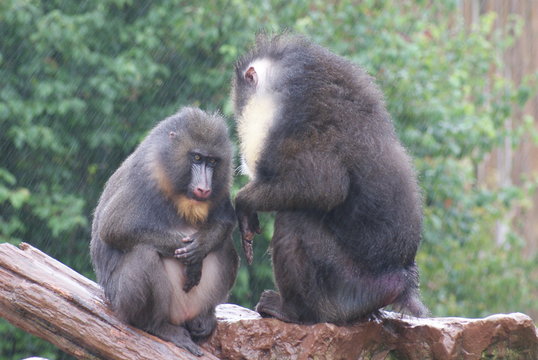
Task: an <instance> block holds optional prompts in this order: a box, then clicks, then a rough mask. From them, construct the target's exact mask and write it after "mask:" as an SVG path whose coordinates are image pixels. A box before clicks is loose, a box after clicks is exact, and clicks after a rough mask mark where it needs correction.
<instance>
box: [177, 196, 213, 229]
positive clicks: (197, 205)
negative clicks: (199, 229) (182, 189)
mask: <svg viewBox="0 0 538 360" xmlns="http://www.w3.org/2000/svg"><path fill="white" fill-rule="evenodd" d="M174 203H175V204H176V208H177V212H178V214H179V215H180V216H181V217H182V218H184V219H185V221H187V222H188V223H189V224H200V223H203V222H205V221H206V220H207V215H208V214H209V207H210V202H209V201H196V200H193V199H189V198H188V197H186V196H184V195H178V196H176V197H175V199H174Z"/></svg>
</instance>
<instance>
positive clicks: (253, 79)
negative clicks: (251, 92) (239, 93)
mask: <svg viewBox="0 0 538 360" xmlns="http://www.w3.org/2000/svg"><path fill="white" fill-rule="evenodd" d="M245 80H246V81H247V83H248V84H249V85H252V86H256V85H258V74H257V73H256V69H254V67H253V66H251V67H249V68H248V70H247V71H245Z"/></svg>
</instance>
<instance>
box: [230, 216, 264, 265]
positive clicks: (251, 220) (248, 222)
mask: <svg viewBox="0 0 538 360" xmlns="http://www.w3.org/2000/svg"><path fill="white" fill-rule="evenodd" d="M236 214H237V219H238V221H239V231H240V232H241V240H242V244H243V251H244V252H245V257H246V258H247V262H248V264H249V265H252V260H253V258H254V254H253V249H252V241H253V240H254V235H256V234H260V233H261V228H260V221H259V220H258V214H257V213H256V212H253V213H250V214H247V213H243V212H242V211H241V209H240V208H236Z"/></svg>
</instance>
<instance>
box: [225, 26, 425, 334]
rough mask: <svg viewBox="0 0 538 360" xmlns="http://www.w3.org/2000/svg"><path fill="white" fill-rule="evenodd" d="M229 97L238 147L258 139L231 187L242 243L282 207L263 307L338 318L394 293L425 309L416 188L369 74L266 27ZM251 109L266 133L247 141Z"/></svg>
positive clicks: (280, 313) (282, 314)
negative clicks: (244, 177) (237, 185)
mask: <svg viewBox="0 0 538 360" xmlns="http://www.w3.org/2000/svg"><path fill="white" fill-rule="evenodd" d="M260 59H264V60H260ZM256 66H258V67H259V68H260V74H258V73H256V71H258V70H257V69H256ZM251 67H252V68H253V69H251ZM254 73H256V74H257V75H259V78H258V77H256V78H255V80H253V78H252V74H254ZM257 81H259V82H257ZM263 97H265V98H264V99H265V100H264V99H262V98H263ZM253 99H255V100H253ZM268 99H269V100H268ZM233 100H234V106H235V114H236V118H237V121H238V129H239V135H240V141H241V143H242V148H243V149H244V150H245V149H246V150H249V149H255V151H253V154H248V153H247V154H245V153H243V154H242V155H243V158H244V159H245V163H246V165H247V166H246V167H247V168H248V169H249V172H250V175H251V177H252V181H251V182H250V183H248V184H247V185H246V186H245V187H244V188H243V189H241V191H240V192H239V193H238V195H237V198H236V213H237V215H238V219H239V226H240V230H241V233H242V237H243V242H244V247H245V249H246V252H247V255H248V253H249V252H250V251H251V250H250V249H249V247H250V242H251V241H252V238H253V236H254V233H256V232H259V224H258V222H257V216H256V212H257V211H276V220H275V232H274V235H273V239H272V244H271V246H272V260H273V268H274V275H275V281H276V285H277V288H278V292H274V291H266V292H264V294H262V297H261V299H260V301H259V304H258V306H257V310H258V311H259V312H261V313H262V314H265V315H269V316H274V317H277V318H280V319H282V320H285V321H290V322H299V323H316V322H333V323H337V324H344V323H349V322H352V321H354V320H357V319H361V318H365V317H368V316H370V315H372V314H375V313H376V312H377V311H378V310H379V309H381V308H383V307H385V306H387V305H391V304H392V305H393V306H395V307H397V308H400V309H402V310H406V311H408V312H410V313H411V314H413V315H416V316H421V315H424V314H426V313H427V309H426V308H425V306H424V305H423V304H422V302H421V301H420V297H419V274H418V268H417V265H416V264H415V255H416V252H417V249H418V246H419V243H420V239H421V231H422V208H421V196H420V192H419V188H418V185H417V180H416V175H415V172H414V169H413V167H412V165H411V160H410V158H409V156H408V155H407V153H406V151H405V149H404V148H403V147H402V145H401V144H400V142H399V140H398V138H397V136H396V134H395V131H394V126H393V123H392V120H391V118H390V116H389V114H388V112H387V110H386V108H385V105H384V102H383V96H382V93H381V91H380V90H379V88H378V87H377V86H376V84H375V83H374V80H373V79H372V78H371V77H370V76H369V75H367V74H366V73H365V72H364V71H363V70H362V69H361V68H359V67H358V66H356V65H354V64H352V63H351V62H349V61H347V60H345V59H344V58H342V57H340V56H337V55H335V54H333V53H331V52H330V51H328V50H327V49H324V48H322V47H321V46H318V45H316V44H313V43H312V42H310V41H309V40H307V39H305V38H303V37H298V36H292V35H281V36H276V37H274V38H269V37H267V36H260V37H259V38H258V39H257V42H256V45H255V46H254V48H253V49H252V50H251V51H250V52H249V53H248V54H246V55H245V56H243V57H242V58H241V59H239V60H238V62H237V64H236V68H235V76H234V79H233ZM254 102H256V104H254ZM267 104H270V105H267ZM256 106H259V107H260V108H262V109H265V110H267V109H271V111H269V112H270V113H271V114H273V118H272V119H270V120H267V119H266V118H264V117H260V116H261V115H259V111H258V112H257V111H256V109H257V108H256ZM264 112H267V111H264ZM246 113H248V116H247V115H245V114H246ZM249 116H250V117H252V119H255V120H256V121H258V122H259V121H262V122H267V123H269V124H270V126H269V128H268V130H267V136H266V137H265V138H263V137H262V138H263V141H262V143H261V144H258V145H257V144H255V143H254V144H251V143H249V141H252V139H250V138H249V137H250V136H253V137H254V138H256V137H259V134H258V133H256V131H257V128H256V127H253V126H254V125H252V124H250V125H248V124H249V123H248V117H249ZM258 117H259V118H258ZM252 119H251V120H252ZM245 124H247V125H245ZM249 126H250V128H249ZM256 126H259V125H256ZM249 129H251V130H252V133H249ZM258 146H259V148H258ZM256 154H258V155H256ZM249 156H250V164H249V163H248V161H249ZM253 160H255V162H253ZM253 165H254V166H253ZM252 167H254V168H252Z"/></svg>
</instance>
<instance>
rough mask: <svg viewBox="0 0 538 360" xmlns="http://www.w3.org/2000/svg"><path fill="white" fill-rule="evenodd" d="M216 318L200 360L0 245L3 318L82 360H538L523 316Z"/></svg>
mask: <svg viewBox="0 0 538 360" xmlns="http://www.w3.org/2000/svg"><path fill="white" fill-rule="evenodd" d="M216 315H217V320H218V324H217V329H216V331H215V332H214V333H213V335H212V336H211V337H210V338H209V339H208V341H207V342H206V343H204V344H201V346H202V348H203V349H204V350H205V351H207V353H206V354H205V356H204V357H201V358H197V357H195V356H193V355H192V354H190V353H189V352H187V351H185V350H183V349H180V348H178V347H176V346H175V345H173V344H171V343H168V342H165V341H162V340H161V339H158V338H156V337H154V336H152V335H150V334H148V333H146V332H144V331H141V330H139V329H136V328H134V327H131V326H129V325H126V324H124V323H122V322H121V321H119V319H117V318H116V317H115V316H114V314H113V313H112V311H111V310H110V308H109V307H108V305H107V302H106V301H105V299H104V295H103V292H102V290H101V288H99V286H98V285H97V284H95V283H94V282H93V281H91V280H89V279H87V278H85V277H83V276H82V275H80V274H78V273H77V272H75V271H73V270H72V269H70V268H68V267H67V266H65V265H63V264H61V263H60V262H58V261H56V260H54V259H52V258H50V257H48V256H47V255H45V254H44V253H42V252H41V251H39V250H37V249H35V248H33V247H31V246H30V245H28V244H21V245H20V248H17V247H15V246H13V245H10V244H0V316H2V317H4V318H6V319H7V320H8V321H10V322H11V323H13V324H14V325H15V326H18V327H20V328H21V329H23V330H25V331H27V332H29V333H32V334H34V335H37V336H39V337H41V338H43V339H45V340H47V341H49V342H51V343H53V344H55V345H56V346H58V347H59V348H61V349H62V350H63V351H65V352H67V353H69V354H72V355H74V356H76V357H77V358H80V359H113V360H114V359H151V360H160V359H217V357H219V358H222V359H261V360H264V359H267V360H270V359H298V360H301V359H305V360H306V359H387V358H398V359H407V360H425V359H444V360H445V359H446V360H452V359H454V360H456V359H458V360H459V359H465V360H466V359H528V360H535V359H538V329H537V328H536V327H535V325H534V321H533V320H532V319H531V318H530V317H529V316H527V315H525V314H520V313H513V314H496V315H492V316H489V317H486V318H483V319H465V318H424V319H417V318H413V317H407V316H403V315H400V314H395V313H390V312H386V311H382V312H381V316H380V317H379V318H378V319H376V320H373V321H365V322H358V323H357V324H354V325H350V326H336V325H333V324H327V323H321V324H315V325H299V324H288V323H284V322H282V321H279V320H276V319H262V318H261V317H260V315H259V314H258V313H256V312H255V311H252V310H248V309H245V308H242V307H240V306H238V305H232V304H222V305H219V306H217V311H216ZM212 354H213V355H212ZM215 355H216V356H217V357H215Z"/></svg>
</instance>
